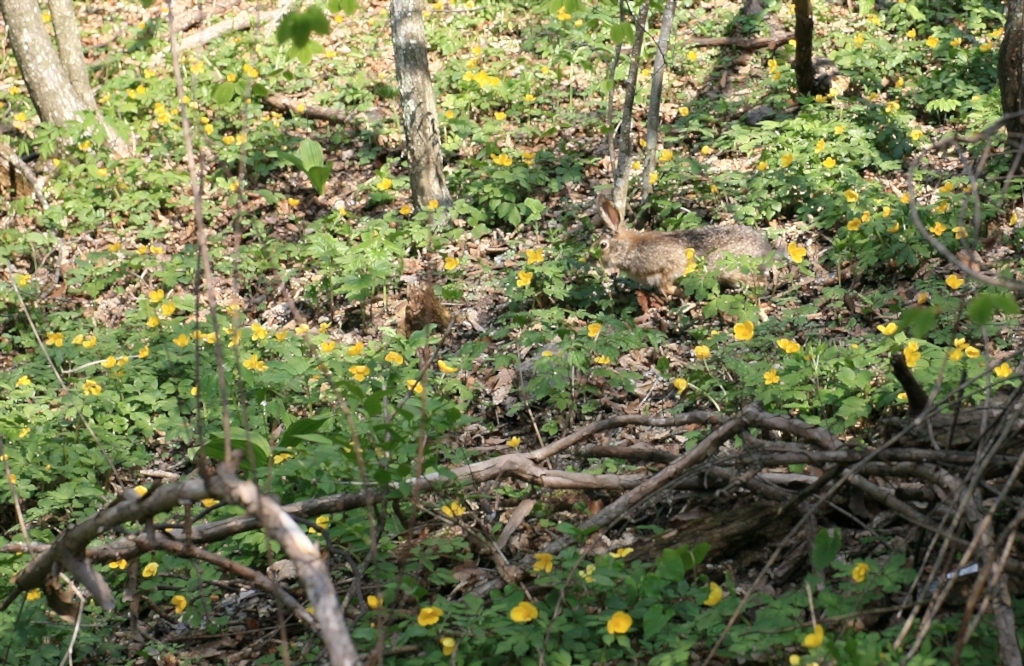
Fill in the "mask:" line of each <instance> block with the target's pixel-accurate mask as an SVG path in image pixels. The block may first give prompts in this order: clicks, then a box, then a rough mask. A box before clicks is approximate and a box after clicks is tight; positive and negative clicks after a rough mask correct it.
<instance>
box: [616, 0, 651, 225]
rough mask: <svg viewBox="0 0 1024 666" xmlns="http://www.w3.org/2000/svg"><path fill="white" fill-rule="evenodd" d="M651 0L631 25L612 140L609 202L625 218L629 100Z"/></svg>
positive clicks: (630, 148) (630, 117)
mask: <svg viewBox="0 0 1024 666" xmlns="http://www.w3.org/2000/svg"><path fill="white" fill-rule="evenodd" d="M650 7H651V0H645V2H644V4H642V5H640V13H639V14H638V15H637V17H636V24H635V25H634V31H635V32H634V39H633V48H632V50H631V51H630V54H629V57H630V62H629V74H628V75H627V76H626V89H625V91H624V93H623V100H622V122H621V123H619V137H618V141H617V142H616V144H617V145H616V152H617V154H616V155H615V162H614V164H615V173H614V177H615V180H614V185H613V189H612V203H614V204H615V207H616V208H618V209H619V214H620V215H623V219H625V212H626V196H627V195H628V194H629V171H630V168H631V162H632V157H633V136H632V134H633V99H634V98H635V97H636V77H637V74H638V73H639V72H640V58H642V57H643V46H644V28H646V26H647V11H648V10H649V9H650Z"/></svg>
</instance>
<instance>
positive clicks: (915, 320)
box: [900, 307, 938, 338]
mask: <svg viewBox="0 0 1024 666" xmlns="http://www.w3.org/2000/svg"><path fill="white" fill-rule="evenodd" d="M937 315H938V312H937V311H936V309H935V308H934V307H922V308H917V307H915V308H907V309H906V310H904V311H903V314H902V315H900V330H901V331H910V334H911V335H912V336H913V337H915V338H924V337H927V336H928V333H930V332H931V330H932V329H933V328H934V327H935V317H936V316H937Z"/></svg>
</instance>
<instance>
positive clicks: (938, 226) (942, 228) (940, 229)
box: [928, 222, 948, 236]
mask: <svg viewBox="0 0 1024 666" xmlns="http://www.w3.org/2000/svg"><path fill="white" fill-rule="evenodd" d="M946 229H948V227H947V226H946V225H944V224H943V223H942V222H936V223H935V224H933V225H932V226H930V227H928V231H930V232H932V233H933V234H935V235H936V236H941V235H942V234H944V233H946Z"/></svg>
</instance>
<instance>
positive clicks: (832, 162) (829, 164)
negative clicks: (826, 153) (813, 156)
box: [821, 157, 836, 169]
mask: <svg viewBox="0 0 1024 666" xmlns="http://www.w3.org/2000/svg"><path fill="white" fill-rule="evenodd" d="M821 166H823V167H825V168H826V169H833V168H835V166H836V161H835V160H834V159H832V158H831V157H826V158H825V161H824V162H822V163H821Z"/></svg>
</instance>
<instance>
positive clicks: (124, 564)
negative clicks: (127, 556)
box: [107, 559, 128, 569]
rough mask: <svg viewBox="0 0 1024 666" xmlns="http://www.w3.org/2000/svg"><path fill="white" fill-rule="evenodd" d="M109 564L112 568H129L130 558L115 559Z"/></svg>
mask: <svg viewBox="0 0 1024 666" xmlns="http://www.w3.org/2000/svg"><path fill="white" fill-rule="evenodd" d="M107 566H108V567H110V568H111V569H127V568H128V560H124V559H121V560H114V561H113V562H111V563H110V564H108V565H107Z"/></svg>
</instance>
